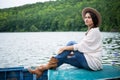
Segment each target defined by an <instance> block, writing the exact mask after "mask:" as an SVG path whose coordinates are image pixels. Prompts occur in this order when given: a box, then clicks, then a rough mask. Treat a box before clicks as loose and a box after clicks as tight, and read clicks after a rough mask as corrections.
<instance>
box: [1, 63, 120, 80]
mask: <svg viewBox="0 0 120 80" xmlns="http://www.w3.org/2000/svg"><path fill="white" fill-rule="evenodd" d="M83 79H84V80H96V79H100V80H101V79H104V80H105V79H116V80H119V79H120V67H116V66H111V65H104V66H103V70H101V71H88V70H84V69H78V68H75V67H72V68H68V67H65V68H58V69H56V70H46V71H45V72H44V74H43V75H42V76H41V77H40V78H39V79H36V75H34V74H30V73H29V72H28V70H27V69H24V67H13V68H0V80H83Z"/></svg>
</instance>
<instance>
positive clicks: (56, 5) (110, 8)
mask: <svg viewBox="0 0 120 80" xmlns="http://www.w3.org/2000/svg"><path fill="white" fill-rule="evenodd" d="M119 4H120V1H119V0H56V1H49V2H44V3H42V2H37V3H35V4H27V5H24V6H19V7H13V8H6V9H0V32H29V31H30V32H36V31H84V30H86V29H87V28H86V26H85V25H84V21H83V19H82V16H81V11H82V9H83V8H85V7H93V8H95V9H97V10H98V11H99V12H100V13H101V15H102V25H101V26H100V30H101V31H118V32H119V31H120V27H119V25H120V15H119V14H120V7H119Z"/></svg>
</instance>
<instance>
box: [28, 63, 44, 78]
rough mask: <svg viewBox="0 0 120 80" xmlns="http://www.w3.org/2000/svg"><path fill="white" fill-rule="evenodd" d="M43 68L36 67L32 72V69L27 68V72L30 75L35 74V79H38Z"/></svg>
mask: <svg viewBox="0 0 120 80" xmlns="http://www.w3.org/2000/svg"><path fill="white" fill-rule="evenodd" d="M43 68H44V66H43V65H41V66H39V67H37V68H36V69H35V70H32V69H30V68H29V69H28V71H29V72H30V73H31V74H36V78H39V77H40V76H41V75H42V73H43Z"/></svg>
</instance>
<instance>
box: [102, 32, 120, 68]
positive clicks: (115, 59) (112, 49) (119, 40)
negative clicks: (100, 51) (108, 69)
mask: <svg viewBox="0 0 120 80" xmlns="http://www.w3.org/2000/svg"><path fill="white" fill-rule="evenodd" d="M103 48H104V50H105V52H106V54H105V55H104V56H103V64H111V65H116V66H120V34H119V33H118V34H116V35H114V36H112V37H106V38H103Z"/></svg>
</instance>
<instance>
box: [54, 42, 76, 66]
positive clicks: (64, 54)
mask: <svg viewBox="0 0 120 80" xmlns="http://www.w3.org/2000/svg"><path fill="white" fill-rule="evenodd" d="M74 44H77V43H76V42H75V41H70V42H68V43H67V44H66V46H71V45H74ZM71 52H72V51H64V52H62V53H61V54H58V55H56V56H55V58H56V59H58V64H57V65H58V66H57V67H59V66H60V65H62V64H63V63H64V62H65V60H66V59H67V57H68V55H70V54H71Z"/></svg>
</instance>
